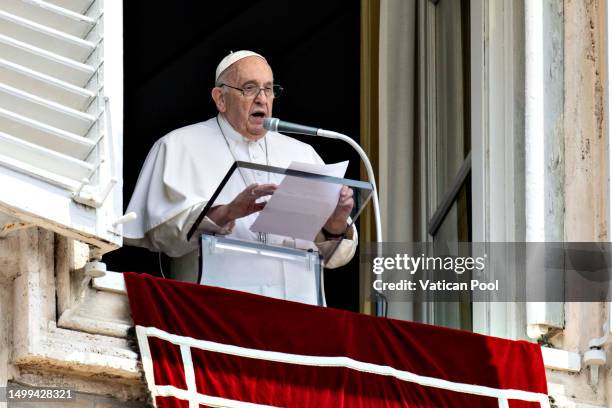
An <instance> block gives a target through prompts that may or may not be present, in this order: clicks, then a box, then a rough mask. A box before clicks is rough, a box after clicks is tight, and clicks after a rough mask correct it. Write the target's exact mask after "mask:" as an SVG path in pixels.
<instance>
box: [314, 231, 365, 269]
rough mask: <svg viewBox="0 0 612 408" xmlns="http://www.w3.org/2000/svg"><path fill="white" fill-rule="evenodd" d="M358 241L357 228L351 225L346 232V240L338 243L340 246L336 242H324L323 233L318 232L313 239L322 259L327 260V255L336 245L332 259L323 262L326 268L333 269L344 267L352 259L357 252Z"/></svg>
mask: <svg viewBox="0 0 612 408" xmlns="http://www.w3.org/2000/svg"><path fill="white" fill-rule="evenodd" d="M358 240H359V238H358V235H357V228H355V225H354V224H353V226H352V227H351V228H350V229H349V230H348V231H347V232H346V238H344V239H343V240H342V241H340V244H338V241H336V240H326V239H325V236H324V235H323V233H322V232H319V233H318V234H317V236H316V238H315V245H316V246H317V247H318V248H319V252H320V253H321V255H322V256H323V259H325V258H327V255H328V254H329V253H330V252H331V251H333V249H334V247H335V246H336V245H338V249H336V252H334V254H333V255H332V257H331V258H330V259H328V260H327V262H325V267H326V268H328V269H334V268H338V267H340V266H344V265H346V264H347V263H349V261H350V260H351V259H353V256H354V255H355V252H356V250H357V244H358Z"/></svg>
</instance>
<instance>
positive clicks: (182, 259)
mask: <svg viewBox="0 0 612 408" xmlns="http://www.w3.org/2000/svg"><path fill="white" fill-rule="evenodd" d="M281 90H282V88H280V87H279V86H278V85H275V84H274V77H273V75H272V69H271V68H270V66H269V65H268V63H267V61H266V59H265V58H264V57H263V56H261V55H259V54H257V53H255V52H252V51H238V52H234V53H230V54H229V55H228V56H226V57H225V58H224V59H223V60H222V61H221V62H220V63H219V65H218V67H217V70H216V76H215V86H214V88H213V89H212V92H211V93H212V99H213V100H214V102H215V105H216V107H217V110H218V111H219V114H218V115H217V116H216V117H214V118H211V119H209V120H207V121H204V122H200V123H196V124H194V125H190V126H186V127H183V128H180V129H177V130H174V131H172V132H170V133H169V134H167V135H165V136H164V137H162V138H161V139H159V140H158V141H157V142H156V143H155V145H154V146H153V147H152V148H151V151H150V152H149V155H148V156H147V159H146V160H145V163H144V165H143V168H142V170H141V172H140V176H139V177H138V182H137V184H136V188H135V190H134V194H133V195H132V199H131V201H130V204H129V206H128V209H127V211H128V212H129V211H134V212H136V214H138V219H137V220H136V221H134V222H132V223H129V224H126V226H125V229H124V235H125V242H126V243H127V244H128V245H135V246H141V247H145V248H148V249H149V250H152V251H156V252H163V253H165V254H166V255H168V256H169V257H171V274H172V277H174V278H177V279H182V280H188V281H192V282H195V281H196V280H197V276H198V270H199V265H198V256H199V250H198V249H199V248H198V246H199V239H198V237H199V235H200V234H202V233H214V234H218V235H227V236H229V237H233V238H239V239H248V240H257V239H258V238H257V237H258V236H257V234H255V233H253V232H252V231H250V230H249V226H250V225H251V224H252V222H253V216H251V215H253V214H254V213H255V212H257V211H260V210H261V209H262V208H263V205H262V204H259V203H257V202H256V201H257V200H258V199H260V198H261V197H264V196H268V195H270V194H272V193H273V192H274V190H275V189H276V185H275V184H272V183H270V180H269V179H266V178H265V176H261V177H260V178H261V179H258V176H257V175H255V172H254V173H253V178H254V179H253V180H246V179H244V178H242V179H240V178H235V179H234V178H232V179H231V180H232V182H234V183H241V185H240V186H234V187H235V189H236V191H241V192H240V193H238V194H237V195H236V196H235V198H234V199H233V200H232V201H231V202H229V203H227V204H225V205H217V206H215V207H213V208H211V209H210V210H209V211H208V214H207V216H206V217H205V218H204V220H203V221H202V222H201V224H200V225H199V226H198V229H197V231H196V234H194V235H193V237H192V239H191V240H187V233H188V231H189V229H190V228H191V226H192V225H193V224H194V222H195V221H196V219H197V217H198V215H199V214H200V213H201V211H202V210H203V208H204V206H205V205H206V203H207V202H208V201H209V200H210V199H211V196H212V195H213V193H214V191H215V189H216V188H217V187H218V185H219V184H220V183H221V181H222V179H223V177H224V175H225V174H226V173H227V171H228V170H229V168H230V166H231V165H232V164H233V163H234V162H235V161H247V162H253V163H259V164H264V165H269V166H275V167H281V168H286V167H288V166H289V164H290V163H291V162H293V161H296V162H303V163H312V164H323V160H322V159H321V158H320V157H319V155H318V154H317V153H316V152H315V151H314V149H313V148H312V147H311V146H310V145H308V144H305V143H302V142H300V141H298V140H296V139H293V138H290V137H288V136H285V135H282V134H280V133H277V132H271V131H267V130H266V129H264V127H263V122H264V118H266V117H270V116H271V115H272V105H273V103H274V99H275V97H278V96H279V94H280V91H281ZM353 205H354V201H353V197H352V190H351V189H349V188H347V187H343V188H342V190H341V192H340V197H339V200H338V204H337V206H336V209H335V210H334V212H333V214H332V215H331V216H330V218H329V219H328V220H327V223H326V224H325V225H324V227H323V228H322V230H321V232H320V233H319V234H318V235H317V237H316V238H315V242H314V243H312V242H311V243H307V244H306V245H304V243H297V244H296V242H295V241H294V242H288V241H291V240H288V239H287V238H286V237H274V236H273V237H272V238H271V239H269V241H268V242H269V243H271V244H280V245H288V246H296V247H303V246H306V247H308V246H309V247H311V248H313V249H318V250H319V251H320V252H321V254H323V255H325V254H326V253H329V252H330V251H332V250H333V249H334V248H336V247H337V249H336V250H335V251H334V252H333V255H332V256H331V258H329V259H328V261H327V262H326V265H325V267H327V268H336V267H339V266H342V265H344V264H346V263H347V262H348V261H349V260H350V259H351V258H352V257H353V255H354V254H355V249H356V246H357V233H356V231H355V228H354V227H353V228H350V229H348V230H347V220H348V217H349V214H350V212H351V210H352V208H353ZM338 240H341V242H340V243H338V242H337V241H338ZM304 249H308V248H304ZM260 269H262V270H258V268H257V265H253V266H252V268H249V270H227V271H223V276H222V278H221V282H219V283H218V284H219V286H223V287H226V288H230V289H237V290H244V291H248V292H252V293H257V294H264V295H268V296H272V297H277V298H285V299H289V300H295V301H299V302H303V303H310V304H316V303H317V299H318V295H320V294H318V293H313V285H312V282H310V281H309V280H312V279H313V277H312V276H310V277H308V276H304V275H303V274H297V273H295V274H294V273H284V274H281V275H282V276H281V275H279V274H277V273H270V271H267V270H263V269H266V268H260ZM245 279H246V280H247V281H249V285H245V284H244V282H245ZM291 280H293V281H291ZM288 287H290V288H291V290H288ZM321 290H322V289H321ZM323 299H324V297H323Z"/></svg>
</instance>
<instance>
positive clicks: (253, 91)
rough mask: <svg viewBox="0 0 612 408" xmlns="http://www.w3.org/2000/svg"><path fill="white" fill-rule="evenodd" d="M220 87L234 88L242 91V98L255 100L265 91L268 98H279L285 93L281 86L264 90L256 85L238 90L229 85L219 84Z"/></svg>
mask: <svg viewBox="0 0 612 408" xmlns="http://www.w3.org/2000/svg"><path fill="white" fill-rule="evenodd" d="M219 86H227V87H228V88H232V89H235V90H237V91H240V92H242V96H244V97H247V98H254V97H256V96H257V95H259V93H260V92H261V91H264V94H265V95H266V97H267V98H270V97H272V96H274V97H275V98H278V97H279V96H281V94H282V93H283V87H282V86H280V85H272V86H271V87H270V86H266V87H263V88H260V87H259V86H257V85H254V84H248V85H245V86H244V88H236V87H235V86H231V85H228V84H219Z"/></svg>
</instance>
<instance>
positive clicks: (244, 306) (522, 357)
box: [124, 273, 547, 407]
mask: <svg viewBox="0 0 612 408" xmlns="http://www.w3.org/2000/svg"><path fill="white" fill-rule="evenodd" d="M124 276H125V282H126V286H127V289H128V296H129V301H130V306H131V311H132V317H133V319H134V323H135V325H137V326H142V327H155V328H158V329H161V330H163V331H165V332H167V333H171V334H175V335H178V336H185V337H190V338H194V339H199V340H206V341H210V342H214V343H215V344H217V343H219V344H222V345H233V346H239V347H243V348H246V349H248V350H259V351H274V352H281V353H287V354H290V355H301V356H320V357H347V358H350V359H352V361H356V362H360V363H370V364H374V365H376V367H392V368H394V369H396V370H399V371H401V372H402V373H405V372H408V373H412V374H416V375H418V376H424V377H432V378H436V379H441V380H447V381H451V382H453V383H460V384H476V385H480V386H485V387H490V388H493V389H502V390H508V389H512V390H522V391H529V392H533V393H540V394H544V395H545V394H546V393H547V388H546V378H545V375H544V365H543V362H542V355H541V351H540V347H539V346H538V345H537V344H531V343H528V342H523V341H510V340H505V339H500V338H495V337H489V336H483V335H479V334H475V333H470V332H466V331H460V330H452V329H447V328H443V327H437V326H430V325H425V324H418V323H412V322H405V321H398V320H393V319H384V318H378V317H372V316H366V315H361V314H356V313H351V312H346V311H341V310H334V309H328V308H322V307H317V306H309V305H303V304H299V303H294V302H288V301H282V300H276V299H271V298H266V297H262V296H257V295H251V294H247V293H242V292H237V291H232V290H226V289H220V288H214V287H208V286H202V285H196V284H190V283H183V282H177V281H172V280H163V279H158V278H154V277H151V276H149V275H138V274H134V273H126V274H125V275H124ZM148 342H149V343H148V344H149V347H150V350H151V357H152V360H153V372H154V379H155V385H156V386H160V385H161V386H163V385H172V386H174V387H176V388H179V389H186V387H187V385H186V377H185V371H184V367H183V361H182V360H181V354H180V349H179V347H178V346H177V345H174V344H172V343H170V342H168V341H165V340H161V339H156V338H149V340H148ZM190 350H191V358H192V361H193V367H194V372H195V387H196V389H197V392H198V393H199V394H202V395H206V396H210V397H218V398H225V399H228V400H233V401H244V402H250V403H255V404H262V405H272V406H284V407H497V406H498V400H497V399H496V398H493V397H489V396H480V395H473V394H469V393H464V392H456V391H449V390H444V389H440V388H435V387H431V386H423V385H419V384H415V383H413V382H409V381H406V380H404V379H399V378H396V377H394V376H392V375H383V374H379V373H372V372H368V370H362V369H353V368H346V367H320V366H310V365H306V364H299V363H298V364H291V363H287V362H278V361H271V360H270V359H269V358H251V357H243V356H237V355H232V354H231V353H222V352H218V351H205V350H199V349H197V348H195V347H191V349H190ZM149 385H150V386H151V384H149ZM156 401H157V405H158V406H160V407H175V406H176V407H179V406H187V405H185V401H181V400H179V399H177V398H172V397H157V399H156ZM537 406H540V405H539V403H533V402H523V401H517V400H510V407H537Z"/></svg>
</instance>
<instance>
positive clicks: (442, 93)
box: [434, 0, 470, 204]
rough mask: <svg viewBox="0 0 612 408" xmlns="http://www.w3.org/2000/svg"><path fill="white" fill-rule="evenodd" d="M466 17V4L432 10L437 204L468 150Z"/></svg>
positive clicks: (446, 1) (444, 0) (446, 3)
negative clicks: (433, 23)
mask: <svg viewBox="0 0 612 408" xmlns="http://www.w3.org/2000/svg"><path fill="white" fill-rule="evenodd" d="M468 15H469V7H468V2H467V1H456V0H452V1H449V0H441V1H439V2H438V4H437V5H436V7H435V51H434V52H435V86H436V95H435V101H436V135H435V140H436V146H435V162H436V166H435V167H436V174H435V177H436V185H437V188H436V197H437V200H436V203H437V204H439V203H440V201H441V200H442V199H443V197H444V194H445V193H446V192H447V191H448V190H449V189H450V187H451V184H452V182H453V180H454V178H455V176H456V174H457V171H458V170H459V168H460V167H461V164H462V163H463V159H464V158H465V156H466V155H467V153H468V152H469V150H470V146H469V139H470V137H469V99H468V98H469V94H468V92H469V82H468V81H469V48H468V41H469V37H468V28H469V21H468V20H467V19H468V17H467V16H468Z"/></svg>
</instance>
